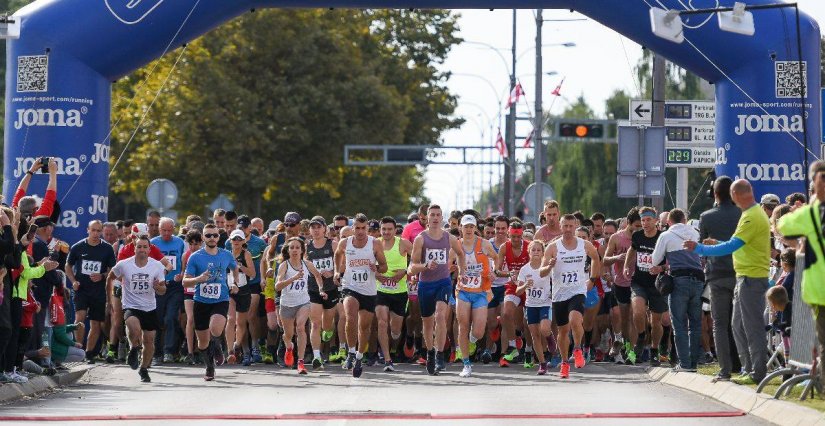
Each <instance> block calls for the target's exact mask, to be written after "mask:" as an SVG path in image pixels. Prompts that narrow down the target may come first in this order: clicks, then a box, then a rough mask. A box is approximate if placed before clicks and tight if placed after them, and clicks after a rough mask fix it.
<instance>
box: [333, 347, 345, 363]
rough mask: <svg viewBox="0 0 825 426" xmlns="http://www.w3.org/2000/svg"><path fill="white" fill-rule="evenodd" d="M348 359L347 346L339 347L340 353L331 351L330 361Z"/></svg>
mask: <svg viewBox="0 0 825 426" xmlns="http://www.w3.org/2000/svg"><path fill="white" fill-rule="evenodd" d="M346 359H347V350H346V349H345V348H338V353H331V354H330V355H329V362H338V361H342V362H343V361H345V360H346Z"/></svg>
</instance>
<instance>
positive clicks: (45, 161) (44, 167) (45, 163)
mask: <svg viewBox="0 0 825 426" xmlns="http://www.w3.org/2000/svg"><path fill="white" fill-rule="evenodd" d="M50 160H51V158H50V157H40V171H41V172H42V173H49V161H50Z"/></svg>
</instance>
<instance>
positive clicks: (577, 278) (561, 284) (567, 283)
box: [553, 238, 590, 302]
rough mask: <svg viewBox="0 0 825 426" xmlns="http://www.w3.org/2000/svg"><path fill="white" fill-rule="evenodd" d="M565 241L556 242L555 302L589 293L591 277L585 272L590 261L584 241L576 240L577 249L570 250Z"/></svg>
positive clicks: (554, 269) (554, 270) (554, 268)
mask: <svg viewBox="0 0 825 426" xmlns="http://www.w3.org/2000/svg"><path fill="white" fill-rule="evenodd" d="M562 241H563V239H558V240H556V242H555V244H556V253H557V254H556V265H555V266H554V267H553V301H554V302H563V301H565V300H570V299H571V298H572V297H573V296H575V295H577V294H585V293H587V281H588V280H589V279H590V276H589V275H588V274H587V272H586V271H585V267H586V265H587V262H586V259H588V256H587V251H586V250H585V248H584V240H582V239H581V238H576V248H575V249H573V250H568V249H566V248H565V247H564V243H563V242H562Z"/></svg>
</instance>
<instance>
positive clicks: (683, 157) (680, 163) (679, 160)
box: [665, 145, 716, 169]
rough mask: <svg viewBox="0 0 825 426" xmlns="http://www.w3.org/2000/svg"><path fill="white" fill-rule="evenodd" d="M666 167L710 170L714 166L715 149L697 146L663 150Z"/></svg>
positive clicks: (673, 147)
mask: <svg viewBox="0 0 825 426" xmlns="http://www.w3.org/2000/svg"><path fill="white" fill-rule="evenodd" d="M665 163H666V165H667V167H687V168H692V169H710V168H713V167H714V166H715V165H716V148H715V147H713V146H709V147H701V146H700V147H697V146H692V145H691V146H683V147H679V146H670V145H668V146H667V147H666V148H665Z"/></svg>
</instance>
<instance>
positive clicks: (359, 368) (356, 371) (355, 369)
mask: <svg viewBox="0 0 825 426" xmlns="http://www.w3.org/2000/svg"><path fill="white" fill-rule="evenodd" d="M363 372H364V366H363V365H362V363H361V360H360V359H356V360H355V365H353V366H352V377H355V378H356V379H357V378H359V377H361V373H363Z"/></svg>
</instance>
